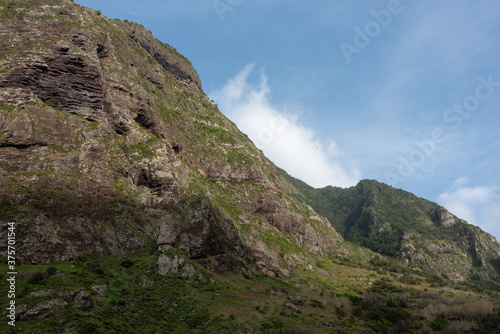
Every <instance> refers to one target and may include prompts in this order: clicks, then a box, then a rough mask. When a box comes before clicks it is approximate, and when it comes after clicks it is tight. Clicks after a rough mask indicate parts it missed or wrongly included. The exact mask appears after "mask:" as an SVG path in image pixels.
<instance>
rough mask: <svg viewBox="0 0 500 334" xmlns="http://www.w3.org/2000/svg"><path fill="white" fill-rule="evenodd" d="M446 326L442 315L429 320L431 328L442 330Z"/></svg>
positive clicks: (446, 323)
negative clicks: (431, 320)
mask: <svg viewBox="0 0 500 334" xmlns="http://www.w3.org/2000/svg"><path fill="white" fill-rule="evenodd" d="M446 326H448V322H447V321H446V319H445V318H443V317H439V318H436V319H434V321H433V322H431V328H432V329H433V330H435V331H440V330H443V329H445V328H446Z"/></svg>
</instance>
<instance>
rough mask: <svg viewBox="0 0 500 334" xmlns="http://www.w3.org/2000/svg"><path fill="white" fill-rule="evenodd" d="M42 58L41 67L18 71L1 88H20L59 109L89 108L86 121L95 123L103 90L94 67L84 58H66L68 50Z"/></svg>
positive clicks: (15, 70)
mask: <svg viewBox="0 0 500 334" xmlns="http://www.w3.org/2000/svg"><path fill="white" fill-rule="evenodd" d="M59 52H60V54H59V55H57V56H55V57H54V58H52V59H45V60H44V62H43V64H36V65H33V66H31V67H29V68H17V69H14V70H12V71H10V72H9V74H8V76H7V78H6V79H5V80H4V81H2V82H0V88H22V89H24V90H29V91H31V92H33V93H34V94H35V95H36V96H37V97H38V98H39V99H40V100H41V101H42V102H43V103H44V104H46V105H48V106H51V107H53V108H55V109H58V110H64V111H72V110H76V109H89V114H88V115H87V117H88V119H89V120H97V119H99V117H92V113H98V112H99V111H101V110H102V107H103V103H104V90H103V87H102V80H101V76H100V73H99V71H98V70H97V68H95V67H93V66H92V65H89V64H88V63H87V62H86V61H85V59H84V58H82V57H81V56H77V55H68V54H67V52H68V49H66V48H65V49H62V50H61V49H60V50H59Z"/></svg>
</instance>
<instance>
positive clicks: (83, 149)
mask: <svg viewBox="0 0 500 334" xmlns="http://www.w3.org/2000/svg"><path fill="white" fill-rule="evenodd" d="M0 17H1V21H0V28H1V31H2V39H1V40H0V221H1V222H2V224H1V227H0V230H1V231H2V235H7V234H8V232H12V231H14V232H15V261H14V260H12V259H9V258H8V256H7V254H8V250H11V249H9V248H8V245H10V244H8V239H7V238H2V240H1V241H0V249H1V254H2V259H3V260H7V261H8V260H11V262H7V264H8V265H9V267H7V266H2V273H5V274H6V275H7V273H8V272H12V271H13V270H16V272H17V274H16V275H17V276H16V284H17V285H15V286H14V288H15V292H16V297H15V299H13V298H12V297H7V296H8V295H9V293H8V292H9V291H12V286H13V285H11V286H10V287H7V286H6V287H4V286H2V292H1V296H2V297H1V298H2V302H5V303H6V304H5V305H7V304H9V302H10V301H12V300H14V301H16V302H17V308H16V309H15V312H14V311H12V312H14V313H15V314H14V315H12V317H14V320H17V329H19V330H20V332H24V333H47V332H57V333H59V332H68V333H108V332H109V333H114V332H118V331H120V332H130V333H137V332H144V333H152V332H158V333H174V332H186V331H191V332H198V333H200V332H203V333H234V332H248V333H252V332H283V333H284V332H306V331H307V330H308V331H310V332H318V333H323V332H325V331H331V332H339V331H348V330H350V331H354V330H359V331H370V330H371V331H373V330H375V331H380V330H382V331H389V332H391V331H395V332H401V331H409V332H418V331H425V330H426V329H429V328H431V329H434V328H438V327H440V326H441V327H443V329H444V328H445V327H448V326H450V327H451V326H455V327H457V328H460V329H464V328H469V329H472V328H476V329H481V330H489V329H490V328H491V327H492V326H493V327H494V326H496V324H500V318H498V311H497V310H496V309H494V307H495V305H496V304H495V300H494V299H491V297H490V296H492V294H493V293H494V291H495V290H497V291H498V290H500V287H499V285H500V283H499V282H500V279H499V275H500V268H499V267H500V244H498V242H497V241H496V240H495V239H494V238H493V237H492V236H490V235H489V234H487V233H485V232H483V231H481V230H480V229H479V228H477V227H474V226H472V225H469V224H467V223H466V222H464V221H461V220H459V219H458V218H456V217H454V216H452V215H451V214H450V213H449V212H448V211H446V209H444V208H442V207H439V206H438V205H437V204H434V203H431V202H428V201H425V200H423V199H419V198H417V197H416V196H414V195H412V194H409V193H407V192H404V191H402V190H397V189H394V188H391V187H389V186H387V185H384V184H381V183H378V182H376V181H368V180H365V181H361V182H360V183H359V184H358V185H357V186H356V187H352V188H349V189H341V188H333V187H327V188H324V189H314V188H311V187H309V186H308V185H306V184H305V183H303V182H301V181H299V180H297V179H294V178H293V177H291V176H289V175H288V174H286V172H285V171H283V170H281V169H279V168H278V167H276V166H274V164H273V163H272V162H271V161H269V160H268V159H267V158H266V157H265V156H264V155H263V154H262V152H261V151H260V150H259V149H257V148H256V147H255V145H254V144H253V143H252V142H251V141H250V140H249V139H248V138H247V136H246V135H244V134H243V133H241V132H240V131H239V130H238V129H237V127H236V126H235V125H234V124H233V123H232V122H231V121H230V120H228V119H227V118H226V117H225V116H224V115H222V114H221V113H220V111H219V110H218V109H217V106H216V105H215V104H214V102H213V101H211V100H210V99H209V98H208V97H207V96H206V95H205V94H204V92H203V88H202V84H201V81H200V79H199V77H198V75H197V73H196V71H195V70H194V69H193V67H192V65H191V63H190V62H189V60H187V59H186V58H185V57H184V56H182V55H181V54H179V53H178V52H177V51H176V50H175V48H173V47H171V46H170V45H168V44H165V43H162V42H160V41H158V40H156V39H155V38H154V37H153V36H152V34H151V33H150V32H149V31H147V30H146V29H145V28H144V27H142V26H141V25H139V24H136V23H132V22H127V21H120V20H110V19H108V18H106V17H104V16H103V15H102V14H101V13H100V12H99V11H95V10H92V9H88V8H84V7H81V6H79V5H77V4H75V3H73V2H72V1H69V0H32V1H10V0H1V1H0ZM9 289H11V290H9ZM429 289H430V291H429ZM438 291H439V292H440V293H442V294H443V298H445V296H446V298H448V299H446V301H447V302H446V303H445V302H444V301H443V299H442V298H440V296H439V293H438ZM465 291H466V292H467V293H468V294H469V296H468V297H466V294H465ZM4 292H5V293H4ZM434 292H435V294H434ZM6 298H9V299H10V301H9V300H7V299H6ZM455 302H456V303H460V304H461V305H463V309H455V308H453V307H451V306H450V305H452V304H453V303H455ZM367 306H370V307H367ZM470 308H473V309H478V311H477V312H476V313H473V314H472V315H469V314H468V313H466V311H464V310H466V309H470ZM424 311H425V312H424ZM306 314H307V315H308V316H306ZM6 315H7V316H9V315H11V311H9V310H8V309H7V312H6ZM4 319H5V318H4ZM443 321H444V322H445V323H444V324H443ZM144 324H147V325H144ZM3 325H6V324H5V323H3V324H2V326H3ZM6 326H7V325H6ZM450 327H448V328H450ZM9 328H11V327H9ZM11 329H12V328H11ZM302 330H303V331H302Z"/></svg>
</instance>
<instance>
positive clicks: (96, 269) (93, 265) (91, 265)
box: [86, 260, 104, 275]
mask: <svg viewBox="0 0 500 334" xmlns="http://www.w3.org/2000/svg"><path fill="white" fill-rule="evenodd" d="M86 266H87V270H88V271H90V272H91V273H94V274H97V275H104V269H103V268H102V266H101V263H100V262H99V261H98V260H93V261H89V262H87V264H86Z"/></svg>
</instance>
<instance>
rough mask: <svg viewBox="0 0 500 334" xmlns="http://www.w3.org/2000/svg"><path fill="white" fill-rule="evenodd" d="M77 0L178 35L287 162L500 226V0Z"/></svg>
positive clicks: (173, 39)
mask: <svg viewBox="0 0 500 334" xmlns="http://www.w3.org/2000/svg"><path fill="white" fill-rule="evenodd" d="M75 2H77V3H79V4H81V5H83V6H86V7H90V8H93V9H99V10H101V11H102V13H103V14H104V15H106V16H108V17H110V18H119V19H128V20H131V21H135V22H138V23H140V24H142V25H144V26H145V27H146V28H147V29H149V30H151V31H152V32H153V34H154V36H155V37H157V38H158V39H160V40H161V41H163V42H166V43H168V44H170V45H172V46H173V47H175V48H177V50H179V51H180V52H181V53H182V54H183V55H185V56H186V57H187V58H188V59H190V60H191V62H192V63H193V65H194V67H195V69H196V70H197V72H198V74H199V75H200V77H201V80H202V83H203V88H204V91H205V92H206V93H207V94H208V95H209V96H210V97H211V98H212V99H214V100H215V102H216V103H218V105H219V108H220V109H221V111H222V112H223V113H224V114H225V115H226V116H228V117H229V118H230V119H231V120H233V121H234V122H235V123H236V124H237V125H238V126H239V128H240V129H241V130H242V131H243V132H245V133H247V134H248V135H249V137H250V138H251V139H252V140H253V141H254V143H255V144H256V145H257V146H258V147H260V148H261V149H262V150H263V151H264V153H265V154H266V156H268V157H269V158H270V159H271V160H272V161H274V162H275V163H276V164H277V165H278V166H280V167H282V168H284V169H285V170H287V171H288V172H289V173H291V174H292V175H294V176H296V177H298V178H301V179H303V180H304V181H306V182H308V183H309V184H311V185H312V186H315V187H323V186H326V185H334V186H342V187H346V186H351V185H354V184H356V182H357V181H358V180H360V179H377V180H379V181H381V182H384V183H388V184H391V185H393V186H394V187H397V188H402V189H405V190H407V191H410V192H413V193H415V194H416V195H418V196H420V197H424V198H426V199H429V200H432V201H436V202H438V203H439V204H442V205H444V206H446V207H447V208H448V209H450V211H451V212H452V213H454V214H456V215H457V216H459V217H460V218H463V219H466V220H467V221H469V222H470V223H473V224H476V225H479V226H480V227H482V228H483V229H484V230H486V231H487V232H490V233H492V234H493V235H494V236H496V237H497V239H499V238H500V176H499V171H500V131H499V127H500V63H499V59H500V2H498V1H495V0H479V1H466V0H453V1H451V0H448V1H440V2H436V1H429V0H425V1H411V0H400V1H397V0H384V1H378V0H377V1H370V2H368V1H361V0H354V1H349V2H347V1H331V0H316V1H314V2H306V1H298V0H273V1H270V0H267V1H264V0H253V1H251V0H215V1H214V0H182V1H181V0H145V1H140V2H137V1H130V0H120V1H115V0H108V1H94V0H92V1H85V0H77V1H75Z"/></svg>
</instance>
